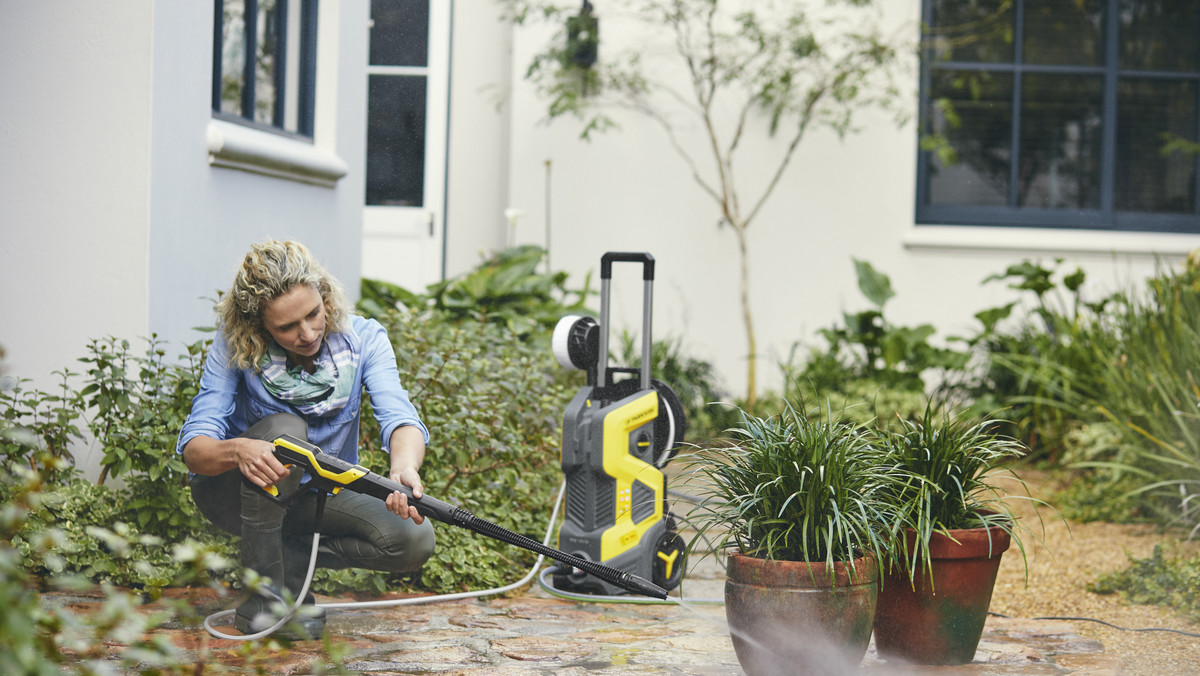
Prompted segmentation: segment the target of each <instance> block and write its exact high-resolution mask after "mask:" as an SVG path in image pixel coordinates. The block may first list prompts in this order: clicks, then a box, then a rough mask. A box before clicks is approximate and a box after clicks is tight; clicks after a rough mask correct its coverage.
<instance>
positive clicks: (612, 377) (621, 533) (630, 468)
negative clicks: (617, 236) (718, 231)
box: [551, 252, 687, 595]
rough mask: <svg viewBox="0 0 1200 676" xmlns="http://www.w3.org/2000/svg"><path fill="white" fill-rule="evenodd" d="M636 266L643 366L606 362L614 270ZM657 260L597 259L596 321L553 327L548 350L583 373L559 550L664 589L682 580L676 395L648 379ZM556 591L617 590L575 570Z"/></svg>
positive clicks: (571, 422) (566, 429)
mask: <svg viewBox="0 0 1200 676" xmlns="http://www.w3.org/2000/svg"><path fill="white" fill-rule="evenodd" d="M614 262H630V263H641V264H642V279H643V282H644V296H643V304H642V334H641V339H642V345H641V348H642V349H641V364H640V366H639V367H638V368H628V367H626V368H618V367H609V366H608V328H609V310H610V286H611V280H612V264H613V263H614ZM653 283H654V257H653V256H651V255H650V254H648V253H618V252H609V253H606V254H604V256H603V257H602V258H601V267H600V320H599V321H597V320H596V319H593V318H591V317H583V316H577V315H572V316H568V317H563V318H562V319H561V320H560V321H559V323H558V325H557V326H556V327H555V329H554V334H553V336H552V338H551V347H552V349H553V351H554V356H555V358H556V359H557V360H558V362H559V363H560V364H561V365H562V366H563V367H565V368H571V369H579V370H583V371H586V372H587V384H586V385H585V386H584V387H582V388H580V389H579V391H578V392H576V394H575V396H574V397H573V398H572V399H571V402H570V403H569V404H568V405H567V409H566V412H565V414H564V415H563V433H562V469H563V474H564V475H565V480H566V501H565V511H564V518H563V523H562V526H561V527H560V528H559V532H558V546H559V549H561V550H563V551H566V552H570V553H572V554H574V555H575V556H578V557H580V558H584V559H587V560H589V561H595V562H598V563H601V564H603V565H605V566H609V567H612V568H616V569H618V570H623V571H626V572H629V573H631V574H633V575H638V576H641V577H644V578H646V579H649V580H651V581H652V582H654V583H655V584H657V585H659V586H660V587H662V588H664V589H667V590H670V589H673V588H674V587H676V586H677V585H678V584H679V580H680V579H681V578H682V577H683V570H684V560H683V559H684V550H685V545H684V542H683V539H682V538H681V537H680V536H679V534H678V532H677V531H676V524H675V519H674V517H673V516H672V515H671V513H670V510H669V509H668V505H667V491H666V475H665V474H664V473H663V471H662V470H663V468H664V467H666V465H667V463H669V462H670V461H671V459H672V458H673V457H674V456H675V453H676V452H677V451H678V448H679V445H680V444H681V443H682V441H683V435H684V432H685V431H686V427H687V422H686V420H685V418H684V413H683V403H682V401H681V400H680V399H679V396H678V395H677V394H675V392H674V391H673V390H672V389H671V388H670V386H668V385H667V384H666V383H663V382H661V381H659V380H655V379H653V378H651V377H650V367H651V345H652V335H651V314H652V305H653V304H652V298H653ZM554 585H555V587H557V588H558V589H562V590H568V591H575V592H581V593H589V594H603V595H613V594H618V593H622V590H620V589H619V588H617V587H615V586H613V585H611V584H608V583H606V582H604V581H602V580H598V579H596V578H594V577H589V576H586V575H582V574H579V572H578V571H573V570H562V571H560V572H556V573H555V575H554Z"/></svg>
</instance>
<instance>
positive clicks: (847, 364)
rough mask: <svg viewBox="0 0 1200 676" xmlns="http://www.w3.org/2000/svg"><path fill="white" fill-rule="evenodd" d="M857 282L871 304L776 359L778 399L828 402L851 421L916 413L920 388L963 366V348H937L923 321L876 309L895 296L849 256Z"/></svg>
mask: <svg viewBox="0 0 1200 676" xmlns="http://www.w3.org/2000/svg"><path fill="white" fill-rule="evenodd" d="M854 266H855V271H856V272H857V275H858V287H859V290H860V291H861V292H862V294H863V296H864V297H866V299H867V300H868V301H869V302H870V303H871V305H872V307H871V308H870V309H868V310H863V311H861V312H856V313H845V315H844V317H843V324H841V325H835V326H833V327H830V328H827V329H821V330H820V331H819V332H818V333H819V334H820V335H821V336H822V337H823V338H824V339H825V346H824V348H811V349H810V350H809V351H808V353H807V354H806V355H804V357H803V359H800V358H798V356H797V352H798V351H799V347H800V346H799V344H797V345H793V347H792V351H791V353H790V354H789V356H788V358H787V359H786V360H785V361H784V362H783V363H782V364H780V368H781V370H782V371H783V375H784V382H785V389H784V393H783V398H784V399H790V400H796V399H806V398H815V399H818V400H822V399H830V400H833V401H835V402H839V403H841V404H842V405H843V409H844V410H843V412H842V415H844V416H846V417H847V419H849V420H851V421H853V422H856V423H865V422H867V421H869V420H871V419H874V418H879V419H892V418H895V417H897V416H899V417H900V418H903V419H913V418H916V417H919V416H920V415H921V414H922V412H924V410H925V400H926V391H927V390H928V389H930V388H933V389H941V381H942V379H943V378H945V377H946V374H947V373H953V372H955V371H958V370H961V369H963V368H964V367H965V366H966V364H967V356H968V355H967V353H966V352H960V351H956V350H953V349H950V348H946V347H937V346H935V345H934V344H933V343H932V342H930V341H931V339H932V338H933V337H934V333H935V331H934V328H933V326H932V325H930V324H921V325H919V326H900V325H897V324H893V323H892V322H890V321H888V320H887V318H886V317H885V316H884V307H885V306H886V305H887V302H888V301H889V300H891V298H893V297H894V296H895V292H894V291H893V290H892V282H891V279H890V278H889V277H888V276H887V275H886V274H884V273H882V272H880V271H878V270H876V269H875V268H874V266H872V265H871V264H870V263H868V262H866V261H861V260H857V259H855V260H854Z"/></svg>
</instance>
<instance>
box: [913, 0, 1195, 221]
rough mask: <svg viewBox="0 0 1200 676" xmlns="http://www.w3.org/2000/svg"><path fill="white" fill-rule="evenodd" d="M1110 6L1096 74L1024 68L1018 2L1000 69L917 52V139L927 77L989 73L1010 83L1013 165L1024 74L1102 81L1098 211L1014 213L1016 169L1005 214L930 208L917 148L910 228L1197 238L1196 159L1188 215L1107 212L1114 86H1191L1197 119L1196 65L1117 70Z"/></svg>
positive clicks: (1082, 69)
mask: <svg viewBox="0 0 1200 676" xmlns="http://www.w3.org/2000/svg"><path fill="white" fill-rule="evenodd" d="M933 7H934V0H922V3H921V19H922V25H931V22H932V19H933ZM1118 7H1119V2H1118V0H1106V12H1105V21H1104V29H1103V30H1104V58H1103V64H1102V65H1099V66H1046V65H1035V64H1026V63H1023V62H1022V47H1023V40H1024V30H1025V22H1024V8H1025V1H1024V0H1016V2H1014V9H1013V17H1012V21H1013V25H1012V30H1013V49H1012V52H1013V53H1012V59H1011V60H1010V61H1005V62H975V61H936V60H935V55H934V51H933V47H932V46H930V45H926V46H924V47H923V48H922V50H921V69H920V84H919V87H920V94H919V96H920V98H919V110H920V111H921V120H922V122H921V123H920V125H919V129H918V133H920V134H924V133H927V132H928V131H929V127H928V125H929V124H930V123H929V121H928V119H927V111H929V110H930V109H931V101H930V98H929V97H930V92H931V90H932V77H933V72H934V71H935V70H955V71H989V72H993V73H1003V74H1008V75H1011V76H1012V78H1013V87H1012V89H1013V94H1012V102H1011V114H1012V125H1013V127H1012V140H1011V141H1010V143H1009V152H1010V156H1011V157H1013V158H1017V157H1019V152H1020V129H1021V122H1022V119H1021V117H1022V108H1023V106H1022V98H1021V94H1022V92H1021V82H1022V76H1023V75H1026V74H1037V73H1048V74H1057V75H1099V76H1101V77H1102V78H1103V82H1104V87H1103V92H1102V97H1103V113H1102V114H1103V122H1102V125H1103V130H1102V139H1103V141H1102V144H1101V148H1102V157H1101V164H1100V166H1101V169H1100V207H1099V208H1097V209H1076V208H1061V209H1059V208H1031V207H1018V206H1015V205H1016V204H1017V201H1016V199H1015V195H1014V193H1015V191H1016V189H1017V181H1016V180H1015V178H1016V176H1015V175H1016V173H1017V172H1018V171H1019V165H1020V163H1019V161H1012V162H1011V163H1010V169H1009V171H1010V180H1009V197H1008V203H1007V205H1006V206H970V205H946V204H939V205H934V204H930V195H929V192H930V165H931V163H932V161H933V160H932V157H931V156H932V152H931V151H929V150H923V149H920V148H918V152H917V189H916V197H917V200H916V224H917V225H967V226H1005V227H1027V228H1061V229H1075V230H1099V231H1114V232H1162V233H1200V156H1197V157H1196V158H1194V160H1193V161H1194V162H1195V163H1196V164H1195V166H1196V169H1195V171H1194V179H1195V183H1196V186H1195V194H1196V198H1195V199H1194V202H1195V203H1194V204H1193V211H1192V213H1151V212H1131V211H1118V210H1116V209H1115V207H1114V199H1115V195H1116V188H1115V181H1116V178H1117V176H1118V173H1119V172H1118V169H1117V166H1116V164H1117V160H1116V153H1117V128H1116V127H1117V125H1116V120H1117V114H1118V110H1117V107H1118V96H1117V95H1118V83H1119V81H1120V80H1121V79H1122V78H1127V79H1130V78H1140V79H1171V80H1174V81H1184V80H1186V81H1191V82H1195V83H1196V85H1197V86H1196V89H1197V92H1198V94H1197V111H1200V65H1198V66H1197V70H1196V71H1195V72H1187V71H1182V72H1178V71H1166V72H1164V71H1148V70H1135V69H1126V68H1120V67H1119V63H1118V59H1119V53H1118V52H1119V48H1120V45H1119V41H1118V39H1117V38H1118V32H1119V29H1120V17H1119V16H1118ZM1196 117H1197V122H1196V126H1197V129H1196V139H1197V140H1198V141H1200V112H1198V114H1197V116H1196Z"/></svg>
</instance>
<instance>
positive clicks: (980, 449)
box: [875, 402, 1033, 580]
mask: <svg viewBox="0 0 1200 676" xmlns="http://www.w3.org/2000/svg"><path fill="white" fill-rule="evenodd" d="M999 424H1000V421H997V420H993V419H989V418H982V419H980V418H970V417H966V416H961V415H955V414H954V413H953V412H950V411H941V410H939V408H938V407H937V406H936V405H935V404H934V403H933V402H930V403H929V404H927V405H926V407H925V412H924V413H923V414H922V415H921V416H920V417H918V418H915V419H904V418H897V420H896V421H895V423H893V424H892V425H891V426H889V427H881V428H879V429H878V430H877V432H876V434H875V436H876V441H877V445H878V448H879V451H878V452H879V453H880V454H881V457H880V459H879V460H878V462H880V463H881V464H885V465H887V466H889V468H890V471H892V472H896V473H897V476H901V477H904V479H903V480H902V481H899V482H895V481H893V482H889V483H888V484H887V485H886V487H885V488H884V490H885V491H886V492H887V494H888V495H887V498H886V502H887V503H888V504H889V505H890V506H891V508H892V509H894V510H895V517H896V520H895V522H894V523H895V526H896V530H895V531H894V532H893V536H894V539H893V543H892V547H893V549H892V560H891V563H892V565H897V564H899V563H900V562H903V563H904V565H905V567H906V568H907V573H908V576H909V578H910V580H911V579H915V578H916V576H917V571H918V569H923V570H925V571H926V572H928V571H930V567H931V558H930V552H929V542H930V539H931V538H932V537H933V536H934V534H935V533H942V534H948V531H951V530H956V529H968V528H988V529H991V528H998V529H1000V530H1001V531H1003V532H1005V533H1007V534H1008V535H1010V536H1011V537H1012V540H1013V542H1015V543H1016V544H1017V547H1018V548H1019V549H1020V551H1021V556H1022V558H1023V559H1024V557H1025V547H1024V544H1023V542H1022V540H1021V537H1020V535H1021V532H1020V528H1019V524H1018V522H1017V517H1016V516H1015V515H1014V514H1013V512H1012V509H1011V508H1010V506H1009V505H1008V503H1007V502H1005V500H1006V499H1013V498H1014V497H1016V498H1020V499H1033V498H1029V497H1028V496H1014V495H1010V492H1009V491H1005V490H1003V489H1002V487H1001V482H1005V481H1008V482H1012V484H1013V485H1014V486H1015V487H1017V488H1021V487H1024V485H1025V484H1024V482H1023V481H1022V480H1021V479H1020V478H1019V477H1017V475H1016V474H1014V473H1013V472H1012V469H1011V464H1012V463H1013V462H1015V461H1016V460H1018V459H1019V458H1021V457H1022V456H1023V455H1025V448H1024V446H1023V445H1022V444H1021V443H1020V442H1019V441H1017V440H1015V439H1012V438H1010V437H1006V436H1003V435H1000V434H997V433H996V432H995V429H996V427H997V426H998V425H999ZM903 529H911V530H912V531H914V532H915V537H914V538H907V537H905V534H904V533H903V532H902V531H903Z"/></svg>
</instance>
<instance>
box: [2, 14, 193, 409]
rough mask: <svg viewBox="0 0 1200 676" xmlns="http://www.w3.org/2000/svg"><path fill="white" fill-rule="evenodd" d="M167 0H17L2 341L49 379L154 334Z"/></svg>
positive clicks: (9, 26) (18, 364)
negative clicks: (115, 342) (117, 341)
mask: <svg viewBox="0 0 1200 676" xmlns="http://www.w3.org/2000/svg"><path fill="white" fill-rule="evenodd" d="M153 8H154V3H153V2H151V1H150V0H140V1H137V0H131V1H130V2H120V3H96V2H71V3H67V2H5V3H4V4H3V10H2V14H3V20H0V64H2V65H0V92H3V94H2V95H0V230H2V232H3V235H2V237H0V344H2V345H3V346H4V348H5V350H6V351H7V353H8V356H7V359H6V364H5V366H6V369H7V370H8V371H9V374H10V375H13V376H17V377H21V378H32V379H35V381H36V382H37V384H38V385H40V386H42V387H43V388H45V387H46V386H47V385H49V384H51V383H53V382H54V380H53V379H52V378H51V377H50V376H49V374H50V372H51V371H53V370H57V369H63V368H72V369H73V370H78V369H79V365H78V364H77V363H76V362H75V359H76V358H77V357H81V356H83V354H84V348H85V346H86V344H87V342H88V340H89V339H91V338H98V337H101V336H104V335H108V334H112V335H120V336H136V335H144V334H146V332H147V328H148V317H147V312H146V300H147V297H148V295H149V276H148V265H147V254H148V251H149V246H150V242H149V240H150V231H149V218H148V214H149V210H150V158H151V121H152V104H151V94H150V91H151V78H152V71H153V69H152V65H151V59H152V53H153V34H152V30H151V28H152V23H153V20H154V11H153ZM210 32H211V31H210ZM210 40H211V38H210Z"/></svg>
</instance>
